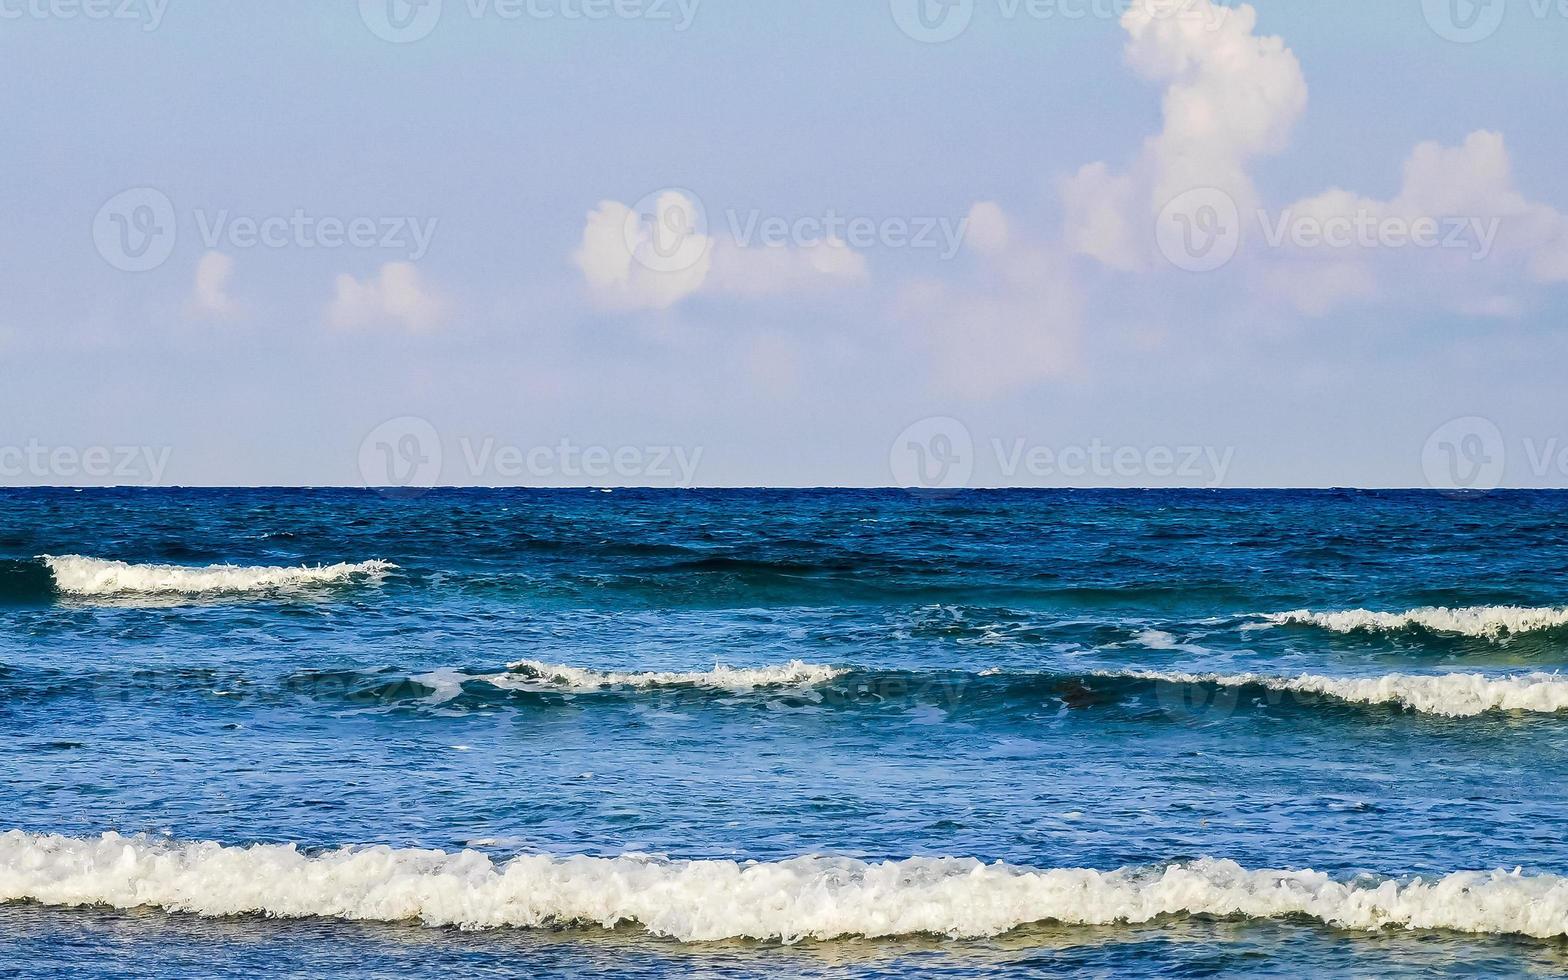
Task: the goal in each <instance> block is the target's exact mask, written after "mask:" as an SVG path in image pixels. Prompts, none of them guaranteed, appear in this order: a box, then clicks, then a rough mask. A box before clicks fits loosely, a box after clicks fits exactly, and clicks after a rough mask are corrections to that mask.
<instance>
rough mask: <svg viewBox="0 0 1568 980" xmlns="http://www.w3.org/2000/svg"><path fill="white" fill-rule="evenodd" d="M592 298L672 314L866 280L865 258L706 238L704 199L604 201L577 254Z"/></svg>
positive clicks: (830, 247)
mask: <svg viewBox="0 0 1568 980" xmlns="http://www.w3.org/2000/svg"><path fill="white" fill-rule="evenodd" d="M572 261H573V262H574V263H575V264H576V265H577V268H578V270H579V271H581V272H582V275H583V281H584V283H585V284H586V285H587V286H588V289H589V292H590V293H591V294H592V296H593V297H594V299H595V300H596V301H597V302H598V303H599V304H600V305H602V306H605V307H607V308H609V309H617V310H639V309H654V310H662V309H668V308H670V307H672V306H674V305H676V304H677V303H679V302H681V301H682V300H684V299H686V298H687V297H690V296H693V295H695V294H697V293H698V292H704V293H710V294H713V293H730V294H735V295H742V296H759V295H767V294H773V293H781V292H798V291H801V290H806V289H815V288H822V287H828V286H835V285H845V284H851V283H857V282H863V281H865V280H866V279H867V278H868V270H867V266H866V259H865V256H864V255H862V254H860V253H859V252H857V251H855V250H853V249H851V248H849V247H848V246H847V245H846V244H845V243H844V242H842V241H839V240H837V239H831V238H829V239H821V240H818V241H812V242H803V243H799V244H793V245H756V246H742V245H740V244H738V243H736V242H733V241H728V240H723V239H716V238H714V237H713V236H712V235H710V234H709V233H708V226H707V220H706V217H705V212H704V211H703V208H702V205H701V203H700V202H699V201H697V200H695V199H693V198H692V197H689V196H687V195H686V194H684V193H682V192H680V191H675V190H670V191H664V192H662V193H660V194H658V195H655V196H653V197H652V198H650V199H647V200H645V201H644V202H643V203H642V204H641V205H640V206H637V207H629V206H627V205H625V204H622V203H620V202H619V201H602V202H600V204H599V206H598V208H596V209H595V210H594V211H592V212H590V213H589V215H588V221H587V224H586V225H585V226H584V228H583V237H582V243H581V245H579V247H578V249H577V251H576V252H574V253H573V254H572Z"/></svg>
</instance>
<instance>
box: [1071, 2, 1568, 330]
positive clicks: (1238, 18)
mask: <svg viewBox="0 0 1568 980" xmlns="http://www.w3.org/2000/svg"><path fill="white" fill-rule="evenodd" d="M1222 9H1223V8H1221V7H1219V6H1218V5H1216V4H1215V3H1213V2H1212V0H1195V2H1193V3H1191V4H1183V6H1182V10H1183V11H1184V15H1174V16H1173V15H1172V14H1171V12H1170V10H1169V9H1166V8H1165V7H1163V6H1162V4H1161V2H1160V0H1142V2H1138V3H1135V4H1134V6H1132V7H1131V8H1130V9H1129V10H1128V11H1127V12H1126V13H1125V14H1124V15H1123V17H1122V21H1121V24H1122V27H1123V28H1124V29H1125V30H1126V32H1127V44H1126V61H1127V63H1128V65H1129V66H1130V67H1131V68H1132V69H1133V70H1135V71H1137V72H1138V73H1139V74H1141V75H1143V76H1144V77H1146V78H1148V79H1150V80H1152V81H1155V82H1158V83H1161V84H1163V86H1164V95H1163V101H1162V110H1163V112H1162V115H1163V126H1162V128H1161V130H1160V131H1159V132H1158V133H1156V134H1154V135H1153V136H1150V137H1149V138H1148V139H1147V140H1145V142H1144V145H1143V147H1142V149H1141V150H1140V152H1139V153H1138V154H1137V156H1136V158H1135V159H1134V160H1133V162H1132V163H1131V165H1130V166H1129V167H1128V168H1127V169H1126V170H1124V171H1119V170H1117V169H1115V168H1114V167H1113V166H1112V165H1111V164H1109V163H1105V162H1096V163H1091V164H1088V165H1086V166H1084V167H1082V168H1081V169H1080V170H1079V171H1078V172H1077V173H1076V174H1074V175H1072V176H1071V177H1069V178H1067V179H1065V180H1064V181H1062V183H1061V192H1062V196H1063V204H1064V209H1065V214H1066V219H1065V226H1064V230H1063V240H1064V244H1065V246H1066V248H1067V249H1068V250H1070V251H1071V252H1073V253H1074V254H1078V255H1083V256H1088V257H1090V258H1092V259H1094V260H1096V261H1098V262H1099V263H1101V264H1103V265H1105V266H1108V267H1110V268H1112V269H1117V270H1121V271H1123V272H1142V273H1154V274H1159V273H1161V272H1163V273H1167V274H1169V273H1171V272H1172V266H1176V267H1178V268H1182V269H1187V270H1189V271H1213V270H1214V269H1216V268H1219V267H1221V266H1224V265H1228V264H1229V263H1230V262H1231V260H1232V259H1233V258H1235V257H1236V256H1238V255H1239V256H1240V259H1239V261H1238V265H1239V266H1240V267H1241V268H1242V270H1243V275H1244V276H1245V277H1246V278H1245V281H1246V283H1247V284H1248V286H1249V288H1250V290H1251V291H1252V292H1254V293H1255V294H1260V295H1261V296H1262V297H1263V298H1264V299H1265V300H1267V301H1269V302H1272V303H1281V304H1284V305H1286V306H1288V307H1290V308H1293V309H1295V310H1296V311H1297V312H1299V313H1302V314H1306V315H1309V316H1317V315H1322V314H1326V313H1328V312H1331V311H1333V310H1335V309H1338V308H1340V307H1342V306H1344V305H1346V304H1349V303H1355V302H1373V301H1398V302H1406V303H1411V304H1421V303H1431V302H1433V301H1436V302H1440V303H1443V304H1444V305H1445V306H1447V307H1448V308H1451V309H1455V310H1458V311H1460V312H1465V313H1470V314H1473V315H1479V316H1509V315H1516V314H1517V313H1518V312H1519V311H1521V310H1522V309H1523V308H1524V304H1523V303H1521V302H1520V300H1519V298H1518V296H1517V295H1514V294H1517V293H1518V291H1519V290H1520V288H1521V287H1522V286H1525V285H1528V284H1530V283H1550V282H1563V281H1568V218H1565V216H1564V215H1562V214H1561V213H1559V212H1558V211H1557V210H1556V209H1554V208H1552V207H1550V206H1548V205H1545V204H1541V203H1537V202H1533V201H1531V200H1529V199H1528V198H1527V197H1526V196H1525V195H1524V194H1523V193H1522V192H1521V191H1520V190H1519V189H1518V188H1517V187H1515V185H1514V180H1513V175H1512V166H1511V163H1510V160H1509V155H1508V150H1507V148H1506V145H1505V143H1504V139H1503V137H1502V136H1501V135H1499V134H1497V133H1492V132H1487V131H1477V132H1474V133H1472V134H1470V136H1469V137H1467V138H1466V139H1465V140H1464V141H1463V142H1462V143H1461V144H1459V145H1457V146H1444V145H1441V144H1439V143H1435V142H1426V143H1422V144H1420V145H1418V146H1416V147H1415V148H1414V150H1413V151H1412V152H1411V153H1410V155H1409V158H1408V159H1407V160H1406V162H1405V166H1404V179H1403V182H1402V185H1401V187H1400V190H1399V192H1398V193H1397V194H1396V195H1395V196H1394V197H1393V198H1392V199H1389V200H1376V199H1373V198H1368V197H1365V196H1362V195H1359V194H1357V193H1354V192H1352V191H1349V190H1345V189H1342V188H1338V187H1335V188H1330V189H1328V190H1325V191H1323V192H1322V193H1320V194H1316V195H1313V196H1311V197H1308V198H1306V199H1304V200H1300V201H1297V202H1295V203H1293V204H1289V205H1286V206H1283V207H1278V206H1274V207H1271V206H1269V204H1268V202H1265V201H1263V200H1262V199H1261V195H1260V194H1259V192H1258V189H1257V188H1256V186H1255V185H1254V182H1253V178H1252V173H1251V170H1252V167H1253V165H1254V164H1255V163H1256V161H1257V160H1258V159H1259V158H1261V157H1264V156H1267V155H1271V154H1279V153H1282V152H1284V151H1286V150H1287V149H1288V146H1289V143H1290V137H1291V133H1292V130H1293V129H1294V127H1295V125H1296V122H1297V120H1298V119H1300V117H1301V115H1302V113H1303V111H1304V110H1305V108H1306V106H1307V98H1308V95H1307V83H1306V79H1305V77H1304V76H1303V74H1302V70H1301V65H1300V63H1299V62H1298V61H1297V59H1296V56H1295V55H1294V54H1293V53H1292V52H1291V51H1290V49H1289V48H1288V47H1286V46H1285V43H1284V41H1283V40H1282V39H1280V38H1278V37H1269V36H1261V35H1259V34H1258V33H1257V14H1256V12H1255V11H1254V10H1253V8H1252V7H1250V6H1245V5H1243V6H1239V7H1237V8H1235V9H1234V10H1231V11H1230V12H1229V15H1228V16H1220V12H1221V10H1222ZM1211 15H1213V16H1211ZM1216 241H1219V242H1220V244H1221V245H1223V249H1221V250H1218V251H1216V250H1214V248H1213V244H1214V243H1215V242H1216ZM1199 245H1202V246H1203V248H1204V249H1207V250H1209V252H1210V253H1211V254H1212V255H1213V259H1214V260H1213V261H1205V259H1206V257H1205V256H1201V255H1200V254H1199V251H1198V249H1197V246H1199Z"/></svg>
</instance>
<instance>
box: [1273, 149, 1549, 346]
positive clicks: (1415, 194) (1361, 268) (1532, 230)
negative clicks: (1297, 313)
mask: <svg viewBox="0 0 1568 980" xmlns="http://www.w3.org/2000/svg"><path fill="white" fill-rule="evenodd" d="M1273 220H1274V221H1275V227H1274V229H1273V231H1272V232H1270V233H1269V234H1268V235H1267V236H1266V238H1273V239H1274V240H1275V241H1274V244H1276V245H1278V246H1279V248H1280V249H1282V250H1283V251H1284V253H1285V254H1283V255H1281V256H1280V257H1279V261H1276V262H1275V263H1273V265H1272V267H1271V268H1270V269H1269V270H1268V274H1269V275H1270V276H1271V278H1272V280H1273V281H1274V282H1276V283H1278V284H1280V286H1281V289H1282V291H1283V292H1284V293H1285V294H1286V296H1287V298H1289V299H1291V300H1293V301H1294V302H1295V305H1296V306H1297V308H1298V309H1300V310H1302V311H1303V312H1306V313H1324V312H1328V311H1329V310H1331V309H1333V308H1334V307H1336V306H1338V305H1341V303H1342V302H1344V301H1346V300H1350V299H1355V298H1359V297H1366V296H1373V295H1377V294H1379V293H1380V292H1382V293H1386V292H1387V289H1388V287H1384V288H1382V289H1380V288H1379V285H1378V279H1379V277H1378V272H1379V271H1381V270H1382V267H1383V266H1386V265H1387V264H1388V261H1387V260H1388V259H1391V258H1397V257H1405V256H1411V255H1415V254H1419V253H1422V252H1429V253H1433V254H1434V255H1435V256H1436V258H1437V259H1438V260H1445V259H1446V260H1447V261H1446V262H1442V266H1441V271H1442V274H1443V278H1444V280H1446V281H1445V282H1444V283H1442V284H1441V285H1442V287H1443V289H1444V290H1446V291H1449V292H1452V291H1453V290H1455V289H1468V290H1470V292H1466V293H1464V294H1463V295H1462V296H1460V297H1458V299H1457V305H1458V307H1459V309H1460V311H1461V312H1466V313H1471V314H1473V315H1479V316H1510V315H1517V314H1518V313H1519V312H1520V311H1521V306H1520V304H1519V303H1518V302H1517V301H1510V300H1509V299H1508V297H1506V296H1504V295H1499V294H1498V293H1497V292H1496V291H1497V290H1499V289H1506V288H1508V281H1509V280H1510V279H1512V280H1516V281H1517V280H1518V279H1520V278H1523V279H1525V280H1528V281H1533V282H1538V283H1550V282H1564V281H1568V217H1565V216H1564V215H1563V214H1561V213H1560V212H1558V211H1557V210H1556V209H1555V208H1552V207H1550V206H1549V205H1545V204H1541V203H1537V202H1533V201H1531V200H1529V199H1528V198H1526V197H1525V195H1524V194H1522V193H1521V192H1520V191H1519V190H1518V188H1517V187H1515V186H1514V179H1513V166H1512V162H1511V160H1510V158H1509V154H1508V148H1507V146H1506V144H1505V142H1504V139H1503V137H1502V136H1501V135H1500V134H1498V133H1494V132H1488V131H1485V130H1479V131H1477V132H1474V133H1471V134H1470V135H1469V136H1467V137H1466V138H1465V140H1464V141H1463V142H1462V143H1460V144H1459V145H1457V146H1443V145H1442V144H1440V143H1436V142H1426V143H1421V144H1420V145H1418V146H1417V147H1416V148H1415V149H1414V150H1413V151H1412V152H1411V154H1410V156H1409V158H1408V159H1407V160H1406V161H1405V166H1404V178H1403V180H1402V182H1401V185H1400V188H1399V193H1398V194H1396V195H1395V196H1394V197H1393V198H1391V199H1389V200H1386V201H1385V200H1378V199H1376V198H1370V197H1363V196H1361V195H1359V194H1355V193H1353V192H1351V191H1347V190H1344V189H1341V188H1337V187H1336V188H1331V189H1329V190H1327V191H1324V192H1323V193H1321V194H1317V195H1315V196H1313V197H1310V198H1307V199H1305V200H1301V201H1297V202H1296V203H1294V204H1292V205H1289V206H1288V207H1286V208H1284V209H1282V210H1281V211H1280V212H1279V213H1278V215H1277V216H1276V217H1275V218H1274V219H1273ZM1304 232H1305V234H1303V233H1304ZM1298 260H1299V261H1298ZM1314 260H1315V261H1314ZM1380 260H1382V261H1380ZM1401 271H1402V272H1403V273H1404V276H1403V279H1404V281H1406V282H1411V281H1413V280H1411V278H1410V274H1409V269H1408V267H1406V268H1404V269H1402V270H1401ZM1384 278H1385V279H1387V278H1391V277H1386V276H1385V277H1384ZM1345 284H1353V286H1354V288H1346V285H1345ZM1428 288H1430V287H1428ZM1477 291H1478V292H1477Z"/></svg>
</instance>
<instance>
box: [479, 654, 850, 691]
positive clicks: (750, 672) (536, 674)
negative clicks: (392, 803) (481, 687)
mask: <svg viewBox="0 0 1568 980" xmlns="http://www.w3.org/2000/svg"><path fill="white" fill-rule="evenodd" d="M507 669H508V670H509V671H511V673H509V674H500V675H497V676H494V677H490V678H487V680H489V681H491V682H492V683H494V684H496V685H498V686H501V687H527V688H538V687H541V686H544V687H552V688H563V689H566V690H572V691H602V690H605V689H606V688H614V687H633V688H654V687H707V688H714V689H717V690H721V691H735V692H743V691H751V690H755V689H757V688H759V687H806V686H810V685H812V684H823V683H826V682H827V681H830V680H833V679H834V678H836V677H841V676H843V675H844V674H845V673H847V671H845V670H844V669H842V668H839V667H828V666H825V665H823V664H808V663H804V662H802V661H799V660H793V661H791V662H789V663H787V664H782V665H780V666H775V667H750V668H736V667H725V666H723V665H718V666H715V667H714V668H713V669H712V670H706V671H693V672H689V673H683V672H668V671H645V672H635V673H633V672H621V671H613V670H590V669H587V668H583V667H566V666H563V665H560V664H547V663H541V662H539V661H537V660H519V661H517V662H516V663H513V664H508V665H507Z"/></svg>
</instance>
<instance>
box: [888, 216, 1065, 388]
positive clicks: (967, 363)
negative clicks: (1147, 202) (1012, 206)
mask: <svg viewBox="0 0 1568 980" xmlns="http://www.w3.org/2000/svg"><path fill="white" fill-rule="evenodd" d="M976 216H979V218H980V221H979V223H978V226H979V228H981V229H982V230H981V233H980V234H979V235H978V237H977V236H976V235H975V229H976V227H977V226H976V223H975V221H974V219H975V217H976ZM970 218H971V224H970V226H969V228H970V234H969V236H968V238H967V242H968V244H969V247H970V249H971V251H973V252H974V253H975V254H976V256H977V257H978V258H979V259H980V262H979V266H978V270H977V271H978V277H977V280H976V281H975V282H973V283H970V284H968V285H967V286H966V287H965V288H963V289H956V288H953V287H951V286H949V285H946V284H942V283H936V282H922V283H917V284H916V285H914V286H912V287H910V288H908V289H906V290H905V291H904V294H903V296H902V301H901V308H902V312H903V313H904V315H905V317H906V318H908V319H910V320H912V321H914V322H916V323H918V324H920V326H921V327H922V335H923V338H924V340H925V342H926V345H927V346H928V347H929V348H930V350H931V353H932V355H933V363H934V374H935V380H936V382H937V384H938V385H939V386H940V387H942V388H945V389H947V390H949V391H951V392H953V393H955V394H957V395H960V396H963V397H967V398H989V397H993V396H995V395H998V394H1001V393H1004V392H1007V391H1010V390H1014V389H1018V388H1022V387H1027V386H1029V385H1031V384H1037V383H1039V382H1042V381H1047V380H1051V379H1054V378H1060V377H1063V376H1065V375H1067V374H1069V373H1070V372H1071V371H1072V370H1073V368H1074V367H1075V365H1076V363H1077V352H1078V337H1079V330H1080V323H1081V316H1080V305H1081V301H1080V298H1079V293H1078V290H1077V289H1076V288H1075V286H1074V285H1073V283H1072V279H1071V276H1070V274H1069V262H1068V258H1069V257H1068V256H1067V255H1066V254H1063V253H1062V252H1061V251H1060V250H1059V249H1050V248H1039V247H1031V246H1025V245H1020V244H1017V243H1016V242H1014V241H1013V240H1012V236H1011V234H1010V232H1008V230H1007V229H1008V228H1009V225H1010V222H1009V221H1008V219H1007V216H1006V215H1005V214H1004V213H1003V211H1002V209H1001V208H1000V207H998V206H997V205H995V204H993V203H990V202H982V203H981V204H978V205H976V206H975V207H974V208H972V209H971V211H970Z"/></svg>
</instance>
